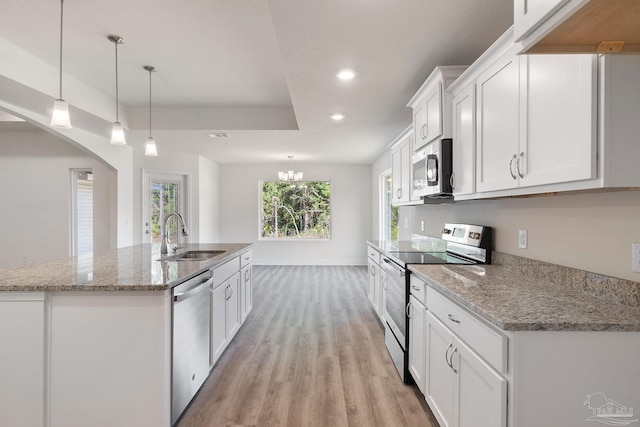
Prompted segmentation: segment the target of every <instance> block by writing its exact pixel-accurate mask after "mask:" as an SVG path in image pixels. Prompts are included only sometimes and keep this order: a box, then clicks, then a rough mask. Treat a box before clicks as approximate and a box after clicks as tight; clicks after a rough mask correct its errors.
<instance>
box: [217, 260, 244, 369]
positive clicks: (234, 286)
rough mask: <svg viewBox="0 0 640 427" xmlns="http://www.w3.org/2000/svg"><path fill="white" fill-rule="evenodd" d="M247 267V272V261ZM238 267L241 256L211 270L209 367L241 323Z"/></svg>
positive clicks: (241, 288) (241, 312)
mask: <svg viewBox="0 0 640 427" xmlns="http://www.w3.org/2000/svg"><path fill="white" fill-rule="evenodd" d="M247 267H249V275H250V274H251V273H250V268H251V266H250V265H249V264H247ZM239 268H240V259H239V258H238V257H236V258H233V259H232V260H230V261H227V262H226V263H224V264H222V265H221V266H219V267H217V268H215V269H214V270H213V285H212V289H211V340H210V343H211V349H210V360H209V364H210V366H211V367H213V365H215V363H216V362H217V361H218V359H219V358H220V356H221V355H222V353H223V352H224V350H225V349H226V348H227V345H228V344H229V343H230V342H231V340H232V339H233V337H234V336H235V334H236V333H237V332H238V330H239V329H240V325H241V323H242V319H243V316H242V314H243V307H242V305H241V304H242V302H243V296H242V295H241V293H242V291H243V287H241V283H240V278H241V273H243V278H244V271H245V270H243V271H242V272H240V271H239ZM245 269H246V268H245ZM243 285H244V283H243ZM249 286H250V280H249ZM245 301H246V299H245ZM245 304H246V302H245Z"/></svg>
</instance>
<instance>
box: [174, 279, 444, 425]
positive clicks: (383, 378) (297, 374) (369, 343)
mask: <svg viewBox="0 0 640 427" xmlns="http://www.w3.org/2000/svg"><path fill="white" fill-rule="evenodd" d="M367 280H368V277H367V268H366V267H347V266H344V267H343V266H339V267H335V266H286V267H282V266H255V267H254V270H253V283H254V300H253V311H252V312H251V314H250V315H249V317H248V319H247V321H246V323H245V324H244V325H243V326H242V328H241V329H240V331H239V332H238V335H236V337H235V339H234V340H233V342H232V343H231V345H230V346H229V347H228V348H227V350H226V351H225V353H224V354H223V356H222V358H221V359H220V360H219V362H218V364H217V365H216V367H215V368H214V370H213V371H212V373H211V375H210V376H209V378H208V379H207V381H206V382H205V384H204V385H203V386H202V388H201V390H200V392H199V393H198V395H197V396H196V398H195V399H194V401H193V402H192V404H191V406H190V407H189V408H188V409H187V411H186V413H185V414H184V416H183V417H182V419H181V420H180V423H179V424H178V425H179V426H180V427H201V426H228V425H234V426H295V427H298V426H300V427H302V426H305V427H306V426H332V427H334V426H335V427H337V426H367V427H371V426H390V427H396V426H409V427H411V426H424V427H430V426H431V427H437V425H438V424H437V422H436V421H435V419H434V418H433V415H432V414H431V413H430V412H429V409H428V408H427V405H426V403H425V401H424V398H423V397H422V395H421V394H420V392H419V391H418V389H417V388H416V387H415V386H406V385H404V384H403V383H402V381H401V380H400V377H399V376H398V374H397V372H396V370H395V367H394V365H393V363H392V361H391V359H390V357H389V354H388V353H387V351H386V348H385V346H384V331H383V329H382V328H381V326H380V324H379V323H378V322H377V320H376V318H375V314H374V312H373V309H372V308H371V306H370V304H369V302H368V300H367V297H366V283H367Z"/></svg>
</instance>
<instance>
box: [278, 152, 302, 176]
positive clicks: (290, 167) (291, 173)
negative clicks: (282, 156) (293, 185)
mask: <svg viewBox="0 0 640 427" xmlns="http://www.w3.org/2000/svg"><path fill="white" fill-rule="evenodd" d="M288 157H289V170H288V171H286V172H278V179H279V180H280V181H281V182H300V181H302V172H294V171H293V165H292V162H293V156H288Z"/></svg>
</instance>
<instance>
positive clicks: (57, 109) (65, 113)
mask: <svg viewBox="0 0 640 427" xmlns="http://www.w3.org/2000/svg"><path fill="white" fill-rule="evenodd" d="M51 126H53V127H56V128H60V129H71V119H70V118H69V104H67V102H66V101H65V100H63V99H56V100H55V101H53V114H52V115H51Z"/></svg>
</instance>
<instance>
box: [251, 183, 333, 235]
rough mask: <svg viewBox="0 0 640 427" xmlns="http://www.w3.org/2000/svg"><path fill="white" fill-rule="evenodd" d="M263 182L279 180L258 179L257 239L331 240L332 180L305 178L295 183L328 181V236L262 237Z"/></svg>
mask: <svg viewBox="0 0 640 427" xmlns="http://www.w3.org/2000/svg"><path fill="white" fill-rule="evenodd" d="M265 182H279V181H278V180H273V179H261V180H258V215H257V216H258V218H257V221H258V241H263V242H328V241H331V240H333V215H334V210H333V182H332V181H331V180H328V179H326V180H324V179H323V180H305V181H300V182H298V183H296V184H305V183H310V182H326V183H329V237H318V238H309V237H264V236H262V214H263V207H262V186H263V183H265Z"/></svg>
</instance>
